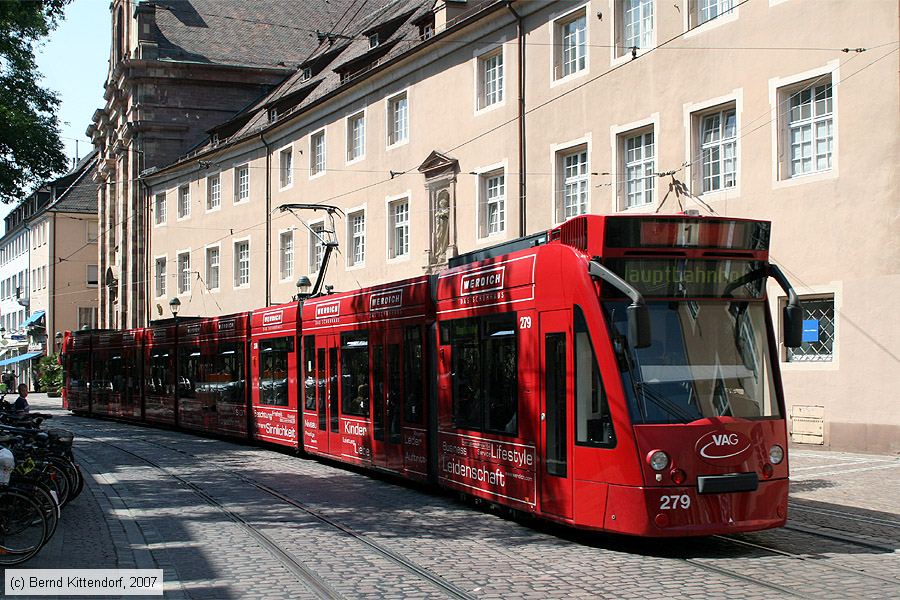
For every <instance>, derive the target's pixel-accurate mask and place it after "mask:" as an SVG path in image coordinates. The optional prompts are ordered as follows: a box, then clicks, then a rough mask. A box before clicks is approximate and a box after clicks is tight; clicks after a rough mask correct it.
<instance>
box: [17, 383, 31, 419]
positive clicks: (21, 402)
mask: <svg viewBox="0 0 900 600" xmlns="http://www.w3.org/2000/svg"><path fill="white" fill-rule="evenodd" d="M13 410H14V411H15V412H21V413H27V412H28V411H29V410H31V407H30V406H29V405H28V386H27V385H25V384H24V383H20V384H19V397H18V398H16V401H15V402H14V403H13Z"/></svg>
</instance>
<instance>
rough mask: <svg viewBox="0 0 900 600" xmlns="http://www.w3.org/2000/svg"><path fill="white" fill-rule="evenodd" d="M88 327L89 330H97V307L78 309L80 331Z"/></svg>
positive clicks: (81, 307)
mask: <svg viewBox="0 0 900 600" xmlns="http://www.w3.org/2000/svg"><path fill="white" fill-rule="evenodd" d="M84 327H87V328H88V329H96V328H97V307H96V306H79V307H78V329H82V328H84Z"/></svg>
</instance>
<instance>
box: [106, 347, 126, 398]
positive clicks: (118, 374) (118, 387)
mask: <svg viewBox="0 0 900 600" xmlns="http://www.w3.org/2000/svg"><path fill="white" fill-rule="evenodd" d="M106 383H107V384H108V385H107V389H108V390H110V391H111V392H115V393H117V394H118V393H122V392H123V391H125V363H124V361H123V360H122V355H121V354H119V353H115V354H113V355H112V356H110V357H109V362H108V363H107V371H106Z"/></svg>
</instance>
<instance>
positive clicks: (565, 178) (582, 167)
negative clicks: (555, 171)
mask: <svg viewBox="0 0 900 600" xmlns="http://www.w3.org/2000/svg"><path fill="white" fill-rule="evenodd" d="M558 168H559V173H560V180H561V181H560V184H561V185H560V186H559V190H560V191H559V194H560V196H559V197H558V199H557V203H556V221H557V222H558V223H562V222H563V221H565V220H566V219H570V218H572V217H574V216H576V215H583V214H585V213H586V212H587V207H588V183H589V182H590V175H589V173H588V153H587V148H585V147H582V148H578V149H576V150H575V151H572V150H569V151H566V152H564V153H561V154H560V156H559V167H558Z"/></svg>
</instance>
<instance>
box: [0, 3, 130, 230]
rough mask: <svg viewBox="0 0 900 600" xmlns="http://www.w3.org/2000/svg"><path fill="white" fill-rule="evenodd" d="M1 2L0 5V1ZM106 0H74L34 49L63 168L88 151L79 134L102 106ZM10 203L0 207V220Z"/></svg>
mask: <svg viewBox="0 0 900 600" xmlns="http://www.w3.org/2000/svg"><path fill="white" fill-rule="evenodd" d="M2 1H3V0H0V2H2ZM111 37H112V35H111V33H110V12H109V0H74V1H73V2H72V3H71V4H70V5H68V6H67V7H66V12H65V19H64V20H63V21H62V22H60V24H59V26H58V27H57V28H56V29H55V30H54V31H52V32H50V36H49V38H47V39H46V40H44V41H42V42H41V43H39V44H37V45H36V46H35V56H36V59H37V65H38V72H39V73H40V74H41V75H42V76H43V78H42V79H41V85H42V86H44V87H45V88H48V89H50V90H53V91H54V92H56V94H57V95H58V96H59V99H60V105H59V107H58V114H59V122H60V130H61V135H62V136H63V140H62V141H63V144H65V153H66V156H67V157H69V164H70V165H71V162H72V159H73V158H74V157H75V152H76V140H77V147H78V156H79V157H83V156H84V155H85V154H87V153H88V152H90V150H91V141H90V140H89V139H88V137H87V136H86V135H85V134H84V131H85V129H87V127H88V125H90V123H91V118H92V117H93V116H94V111H95V110H96V109H98V108H101V107H102V106H104V105H105V104H106V102H105V101H104V100H103V83H104V82H105V81H106V73H107V70H108V67H109V45H110V38H111ZM14 207H15V204H2V203H0V218H2V217H4V216H6V215H7V214H9V211H10V210H12V209H13V208H14Z"/></svg>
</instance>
